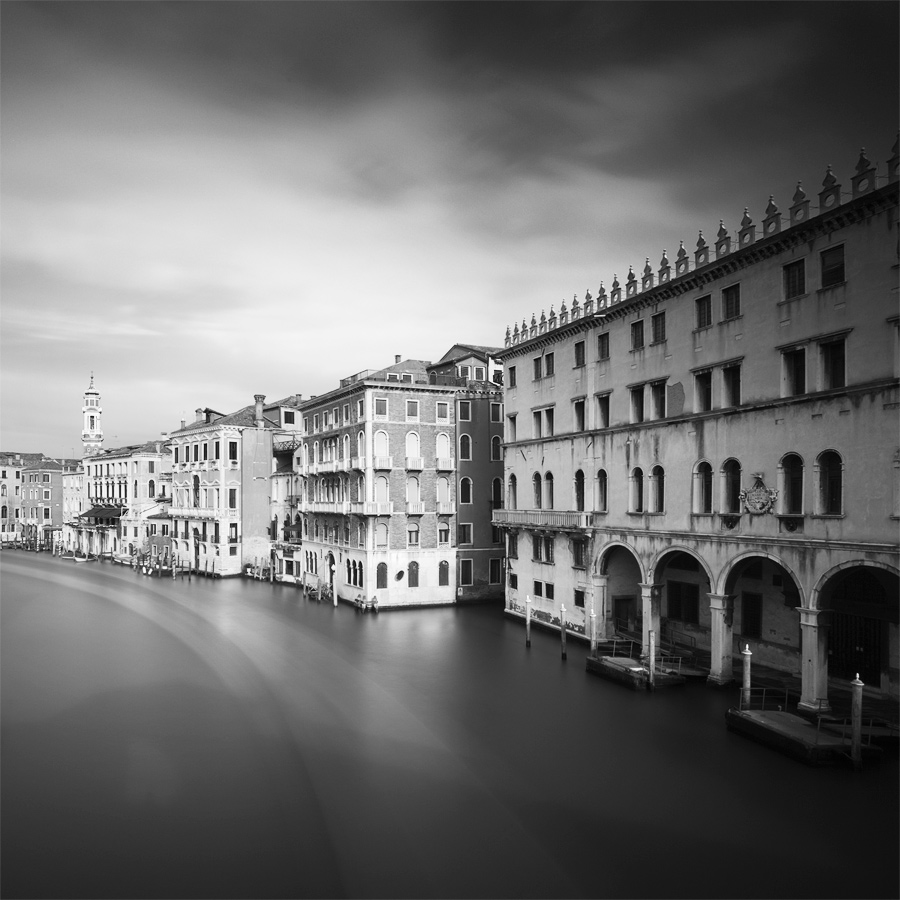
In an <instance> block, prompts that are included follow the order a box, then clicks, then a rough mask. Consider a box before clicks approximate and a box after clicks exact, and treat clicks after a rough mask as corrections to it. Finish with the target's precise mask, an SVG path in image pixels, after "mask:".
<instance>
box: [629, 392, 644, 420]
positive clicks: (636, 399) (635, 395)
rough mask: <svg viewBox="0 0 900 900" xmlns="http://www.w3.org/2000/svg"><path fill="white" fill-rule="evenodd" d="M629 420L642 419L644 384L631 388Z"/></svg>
mask: <svg viewBox="0 0 900 900" xmlns="http://www.w3.org/2000/svg"><path fill="white" fill-rule="evenodd" d="M629 393H630V394H631V421H632V422H643V421H644V386H643V385H641V386H640V387H636V388H631V390H630V392H629Z"/></svg>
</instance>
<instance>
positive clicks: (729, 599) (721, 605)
mask: <svg viewBox="0 0 900 900" xmlns="http://www.w3.org/2000/svg"><path fill="white" fill-rule="evenodd" d="M706 596H707V597H709V608H710V609H718V610H726V609H728V608H729V607H730V606H731V604H732V603H734V594H707V595H706Z"/></svg>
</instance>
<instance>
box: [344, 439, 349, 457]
mask: <svg viewBox="0 0 900 900" xmlns="http://www.w3.org/2000/svg"><path fill="white" fill-rule="evenodd" d="M349 461H350V435H349V434H345V435H344V462H349Z"/></svg>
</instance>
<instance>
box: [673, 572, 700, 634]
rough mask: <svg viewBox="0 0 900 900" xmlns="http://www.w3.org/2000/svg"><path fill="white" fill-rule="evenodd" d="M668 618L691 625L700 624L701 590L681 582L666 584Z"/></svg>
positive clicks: (693, 585) (694, 585)
mask: <svg viewBox="0 0 900 900" xmlns="http://www.w3.org/2000/svg"><path fill="white" fill-rule="evenodd" d="M666 596H667V599H668V605H669V609H668V618H669V619H674V620H675V621H677V622H685V623H687V624H690V625H699V624H700V588H699V586H698V585H696V584H687V583H685V582H681V581H669V582H667V583H666Z"/></svg>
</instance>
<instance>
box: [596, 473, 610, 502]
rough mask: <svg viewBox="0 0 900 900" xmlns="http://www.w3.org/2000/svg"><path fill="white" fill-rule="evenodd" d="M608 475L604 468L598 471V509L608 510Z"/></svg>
mask: <svg viewBox="0 0 900 900" xmlns="http://www.w3.org/2000/svg"><path fill="white" fill-rule="evenodd" d="M607 489H608V482H607V475H606V471H605V470H604V469H600V471H599V472H597V511H598V512H606V509H607V496H608V492H607Z"/></svg>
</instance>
